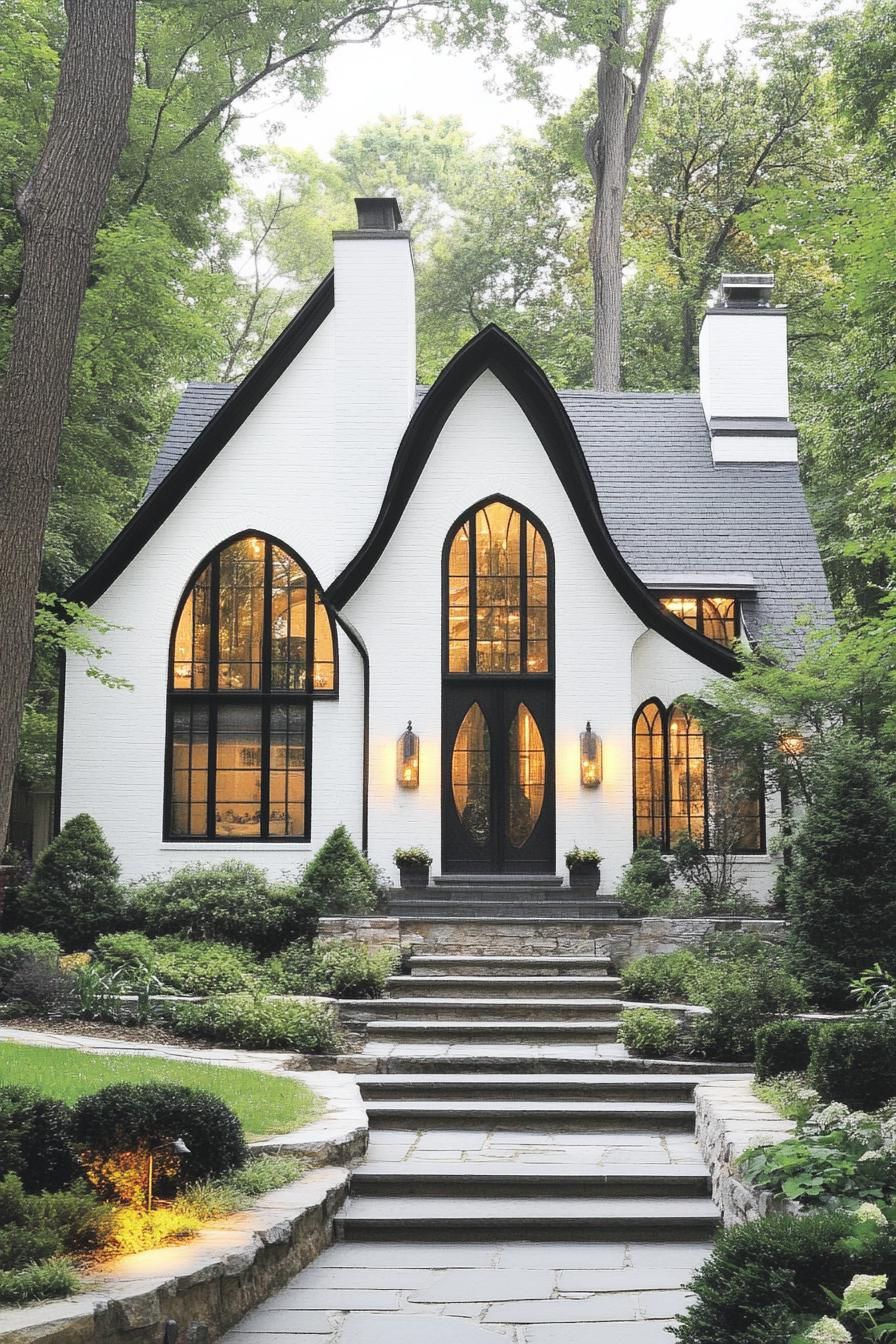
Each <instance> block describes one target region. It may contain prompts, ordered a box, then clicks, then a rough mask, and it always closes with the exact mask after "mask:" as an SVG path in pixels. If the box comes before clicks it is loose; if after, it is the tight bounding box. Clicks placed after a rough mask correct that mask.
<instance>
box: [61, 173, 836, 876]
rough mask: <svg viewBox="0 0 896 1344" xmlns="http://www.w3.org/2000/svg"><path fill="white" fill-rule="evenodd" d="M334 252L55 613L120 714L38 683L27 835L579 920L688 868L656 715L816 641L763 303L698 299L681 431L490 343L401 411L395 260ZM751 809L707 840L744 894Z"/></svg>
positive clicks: (782, 376)
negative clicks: (54, 784)
mask: <svg viewBox="0 0 896 1344" xmlns="http://www.w3.org/2000/svg"><path fill="white" fill-rule="evenodd" d="M358 218H359V228H358V229H357V231H355V232H346V233H337V234H336V235H335V240H334V248H335V268H334V271H333V272H332V273H331V274H330V275H329V276H328V277H327V278H326V279H325V280H324V281H323V283H322V284H321V285H320V286H319V288H318V289H317V290H316V292H315V293H314V294H313V295H312V296H311V298H310V299H309V300H308V302H307V303H306V304H305V306H304V307H303V308H302V310H301V311H300V312H299V313H298V314H297V315H296V317H295V318H294V319H293V321H292V322H291V323H290V325H289V326H288V327H287V328H286V330H285V331H284V332H283V334H282V335H281V336H280V337H279V339H278V340H277V341H276V342H275V343H274V345H273V346H272V347H271V349H270V350H269V351H268V353H267V354H266V355H264V356H263V358H262V359H261V360H260V361H259V363H258V364H257V365H256V366H255V368H254V369H252V371H251V373H249V374H248V375H247V376H246V378H244V379H243V381H242V382H241V383H240V384H238V385H236V386H234V385H231V384H218V383H191V384H190V385H189V386H188V387H187V389H186V392H185V393H184V397H183V400H182V401H181V403H180V406H179V407H178V410H177V413H176V415H175V418H174V422H173V424H172V426H171V429H170V432H169V434H168V438H167V440H166V442H165V443H164V445H163V447H162V449H161V452H160V454H159V458H158V461H157V462H156V464H155V467H154V469H153V472H152V476H151V478H150V481H149V486H148V488H147V493H146V496H145V499H144V501H143V503H142V505H141V507H140V508H139V509H138V511H137V513H136V514H135V515H134V517H133V518H132V519H131V521H130V522H129V523H128V524H127V526H126V527H125V528H124V529H123V531H122V532H121V534H120V535H119V536H118V537H117V538H116V540H115V541H114V542H113V543H112V545H111V546H110V547H109V548H108V550H107V551H106V552H105V554H104V555H103V556H102V557H101V558H100V559H99V560H98V561H97V563H96V564H95V565H94V567H93V568H92V569H91V570H90V571H89V572H88V573H87V574H85V575H84V577H83V578H82V579H81V580H80V581H79V582H78V583H77V584H76V585H75V586H74V588H73V590H72V591H71V593H70V596H71V597H72V598H76V599H79V600H82V601H84V602H87V603H88V604H89V605H90V606H91V607H92V608H93V609H94V611H96V612H97V613H98V614H99V615H101V616H102V617H104V618H105V619H106V620H108V621H110V622H112V623H113V624H114V626H115V627H117V628H116V629H115V630H113V632H112V633H111V634H110V635H109V636H108V639H107V640H105V641H104V642H106V643H108V644H109V645H110V646H111V653H110V656H109V657H108V658H107V660H106V662H105V664H104V666H105V667H107V668H108V670H109V671H110V672H111V673H114V674H116V675H119V676H122V677H125V678H127V680H128V681H130V682H131V683H132V685H133V690H131V691H122V690H109V689H107V688H105V687H104V686H102V685H101V684H100V683H99V682H98V681H97V680H95V679H93V678H90V677H88V676H87V675H86V668H85V665H84V664H83V662H82V661H80V660H79V659H77V658H73V657H71V658H69V660H68V667H67V671H66V676H65V688H64V689H65V695H64V728H63V732H62V763H63V764H62V772H61V797H60V819H61V821H65V820H66V819H67V818H68V817H71V816H72V815H74V814H75V813H78V812H82V811H87V812H90V813H91V814H92V815H93V816H94V817H95V818H96V819H97V821H98V822H99V823H100V824H101V826H102V827H103V828H104V830H105V832H106V834H107V836H108V838H109V840H110V842H111V843H112V845H113V846H114V848H115V849H116V851H117V852H118V854H119V856H120V858H121V860H122V864H123V868H124V871H125V873H126V875H127V876H129V877H139V876H141V875H143V874H147V873H151V872H160V871H164V870H166V869H170V868H172V867H176V866H180V865H182V864H183V863H185V862H188V861H191V860H197V859H199V860H202V861H204V862H208V863H214V862H220V861H221V860H222V859H223V858H225V857H232V856H240V857H243V858H246V859H250V860H252V861H253V862H254V863H257V864H260V865H262V866H263V867H264V868H265V869H267V870H268V871H269V872H270V873H271V874H272V875H273V876H276V877H279V876H280V875H281V874H282V873H283V872H285V871H291V872H293V873H294V872H295V871H296V869H297V867H298V866H299V865H300V864H301V863H303V862H304V861H306V860H307V858H308V857H309V856H310V855H311V854H312V853H313V852H314V851H315V850H316V849H317V848H318V847H319V846H320V844H321V843H322V841H323V840H324V839H325V838H326V836H327V835H328V834H329V833H330V832H331V831H332V829H333V828H334V827H335V826H336V825H337V824H338V823H340V822H344V823H345V824H346V825H347V826H348V828H349V830H350V831H351V833H352V834H353V835H354V837H355V838H356V840H357V842H358V843H359V844H360V845H362V846H363V847H365V848H366V849H367V851H368V852H369V854H370V857H371V858H372V859H373V860H374V861H375V862H376V863H377V864H379V865H381V866H382V867H384V868H385V869H386V870H387V871H391V872H394V870H393V869H392V867H391V865H392V853H393V850H394V849H395V848H396V846H410V845H423V846H425V847H426V848H428V849H429V850H430V851H431V853H432V854H433V856H434V865H433V872H434V874H452V873H476V874H485V873H497V874H504V873H507V874H512V873H525V874H557V873H561V872H563V855H564V852H565V851H566V849H567V848H569V847H570V846H571V845H573V844H574V843H578V844H579V845H582V846H587V847H596V848H597V849H599V850H600V852H601V853H602V854H603V855H604V865H603V873H604V888H605V889H606V890H610V891H612V890H613V888H614V886H615V883H616V881H617V880H618V877H619V874H620V871H621V869H622V868H623V866H624V865H625V864H626V862H627V861H628V859H629V858H630V856H631V853H632V849H633V845H634V843H635V840H636V838H637V837H640V836H646V835H653V836H656V837H657V838H658V839H659V840H660V841H661V842H662V843H663V844H664V845H665V846H668V845H669V844H670V842H674V841H675V840H676V838H678V837H679V836H681V835H683V834H690V835H692V836H693V837H694V838H695V839H697V840H698V841H699V842H700V843H701V844H703V843H705V839H706V835H707V792H708V790H707V776H708V775H709V773H710V772H709V771H708V770H706V769H705V768H704V744H703V735H702V733H701V731H700V726H699V724H698V723H697V722H695V721H692V720H689V719H688V717H687V716H686V715H685V714H684V712H683V711H682V710H681V709H679V708H677V707H676V700H677V697H678V696H680V695H681V694H682V693H684V692H691V693H696V692H699V690H700V688H701V687H702V686H703V685H704V684H705V683H706V681H707V680H708V679H709V678H714V677H719V676H726V675H730V674H731V672H732V671H733V670H734V668H735V667H736V657H735V654H734V652H733V651H732V648H731V645H732V643H733V641H734V639H735V637H738V636H742V637H744V638H746V639H747V640H751V641H755V640H757V639H759V638H761V637H771V638H776V637H777V638H779V639H786V637H787V632H788V631H789V630H790V629H791V628H792V626H793V624H794V622H795V620H796V618H797V617H798V615H799V614H800V612H801V611H803V610H804V609H806V608H815V609H816V610H817V612H818V614H819V616H820V617H821V618H822V619H824V620H827V619H829V616H830V606H829V598H828V594H827V589H826V586H825V579H824V575H823V572H822V567H821V562H820V559H819V554H818V547H817V545H816V541H815V537H814V535H813V532H812V528H811V525H810V522H809V518H808V514H807V510H806V504H805V500H804V498H803V493H802V489H801V486H800V480H799V471H798V465H797V440H796V430H795V427H794V425H793V424H792V423H791V422H790V420H789V418H788V417H789V408H788V386H787V344H786V342H787V317H786V313H785V310H784V309H783V308H778V307H774V306H772V304H771V302H770V286H771V277H767V276H735V277H723V283H722V287H721V289H720V292H719V300H718V302H717V303H716V304H715V306H713V307H711V308H710V309H709V310H708V312H707V314H706V316H705V318H704V321H703V329H702V333H701V337H700V393H699V395H696V394H694V395H692V394H689V393H688V394H680V395H679V394H674V395H672V394H649V395H647V394H640V393H624V394H620V395H602V394H598V393H595V392H590V391H577V392H559V393H558V392H556V391H555V390H554V388H553V387H552V386H551V384H550V383H549V382H548V380H547V378H546V377H545V375H544V374H543V373H542V371H541V370H540V369H539V368H538V367H537V365H536V364H534V363H533V361H532V360H531V359H530V358H529V357H528V355H527V354H526V353H525V351H523V350H522V349H521V348H520V347H519V346H518V345H517V344H516V343H515V342H514V341H513V340H511V339H510V338H509V337H508V336H506V335H505V334H504V333H503V332H501V331H500V330H498V329H497V328H495V327H489V328H486V330H484V331H482V332H480V333H479V334H478V335H477V336H475V337H474V338H473V339H472V340H471V341H470V342H469V343H468V344H467V345H466V346H465V347H464V348H463V349H462V350H460V351H459V352H458V353H457V354H456V355H455V357H454V358H453V359H452V360H451V362H450V363H449V364H448V365H447V366H446V368H445V369H444V370H443V371H442V373H441V374H440V376H439V377H438V378H437V379H436V381H435V383H434V384H433V385H432V386H431V387H429V388H421V387H418V386H417V385H416V379H415V368H416V359H415V356H416V343H415V296H414V263H413V257H412V253H411V241H410V237H409V234H408V232H407V231H406V230H405V229H403V228H402V225H401V216H400V213H399V210H398V208H397V205H396V203H395V202H394V201H392V200H390V199H385V198H379V199H376V200H360V201H359V202H358ZM409 721H410V722H411V723H412V724H413V734H414V735H415V737H416V739H417V741H416V742H415V741H414V740H413V739H412V738H408V739H406V740H405V739H403V740H402V741H401V743H400V745H398V747H397V745H396V744H397V743H398V742H399V739H400V738H401V736H402V734H403V733H404V731H405V730H406V727H407V725H408V723H409ZM589 724H590V727H591V731H592V732H593V734H594V735H595V736H596V737H598V738H599V739H600V743H596V742H595V741H594V740H593V739H589V738H586V739H585V742H584V749H585V753H586V756H587V754H588V753H589V752H591V753H595V752H596V757H595V759H593V760H592V759H590V758H588V759H586V760H585V761H584V762H583V760H582V759H581V756H582V750H583V748H582V739H581V735H582V734H583V733H585V732H586V731H587V730H586V725H589ZM601 744H602V760H601V755H600V745H601ZM598 779H599V783H598V782H597V781H598ZM595 784H596V787H588V786H589V785H592V786H593V785H595ZM408 785H411V786H412V787H407V786H408ZM414 785H416V787H413V786H414ZM766 806H769V805H765V804H762V803H760V802H759V801H752V802H751V801H749V800H747V801H745V802H744V804H743V809H742V834H741V845H740V848H742V850H743V851H744V859H743V864H744V871H745V872H746V873H747V875H748V877H749V880H750V885H751V886H752V887H753V888H754V890H756V891H758V892H761V891H766V890H767V889H768V887H769V884H770V880H771V877H772V875H773V874H772V864H773V861H772V860H771V859H769V857H768V856H767V853H766V836H767V835H768V834H769V833H770V830H771V827H770V825H769V824H767V821H766V817H765V815H764V811H765V807H766ZM770 810H771V808H770ZM769 820H770V819H769Z"/></svg>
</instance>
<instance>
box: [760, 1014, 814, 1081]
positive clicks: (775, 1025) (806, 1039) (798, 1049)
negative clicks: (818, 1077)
mask: <svg viewBox="0 0 896 1344" xmlns="http://www.w3.org/2000/svg"><path fill="white" fill-rule="evenodd" d="M816 1027H817V1023H813V1022H801V1021H799V1020H798V1019H786V1020H784V1021H783V1022H766V1024H765V1026H762V1027H760V1028H759V1029H758V1030H757V1032H756V1036H755V1039H754V1044H755V1053H756V1077H757V1078H758V1079H759V1080H760V1082H761V1081H763V1080H764V1079H766V1078H774V1077H776V1076H777V1075H778V1074H781V1073H805V1072H806V1070H807V1069H808V1067H809V1046H810V1043H811V1039H812V1034H813V1032H814V1031H815V1029H816Z"/></svg>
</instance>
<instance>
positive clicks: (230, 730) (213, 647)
mask: <svg viewBox="0 0 896 1344" xmlns="http://www.w3.org/2000/svg"><path fill="white" fill-rule="evenodd" d="M335 693H336V642H335V638H334V632H333V625H332V622H331V619H330V615H329V612H328V611H327V609H326V607H325V605H324V603H323V599H322V598H321V594H320V591H319V589H318V588H317V586H316V585H315V583H314V580H313V578H312V576H311V575H310V574H309V572H308V570H307V569H306V568H305V567H304V565H303V564H302V563H301V561H300V560H299V559H298V558H297V557H296V556H295V555H293V554H292V553H291V552H290V551H288V550H287V549H286V548H285V547H284V546H281V545H280V544H278V543H277V542H274V541H272V540H271V539H270V538H269V537H264V536H256V535H248V536H243V537H238V538H237V539H236V540H234V541H230V542H227V543H225V545H224V546H222V547H221V548H220V549H219V550H217V551H216V552H214V554H213V555H211V556H210V557H208V558H207V559H206V560H205V561H203V564H202V565H201V566H200V569H199V570H198V571H197V573H196V575H195V577H194V579H193V581H192V582H191V584H190V586H189V587H188V589H187V591H186V593H185V594H184V597H183V598H182V600H181V604H180V608H179V610H178V614H177V619H176V621H175V626H174V635H173V639H172V644H171V666H170V671H169V682H168V799H167V805H166V821H165V834H166V836H167V837H169V838H171V839H178V838H182V839H189V840H301V839H304V838H306V837H307V834H308V830H309V807H308V800H309V797H310V743H311V707H312V702H313V700H314V699H315V698H318V697H327V696H330V697H332V696H334V695H335Z"/></svg>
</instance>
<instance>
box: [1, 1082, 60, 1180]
mask: <svg viewBox="0 0 896 1344" xmlns="http://www.w3.org/2000/svg"><path fill="white" fill-rule="evenodd" d="M10 1173H12V1174H13V1175H15V1176H18V1177H19V1178H20V1180H21V1182H22V1186H23V1188H24V1189H25V1191H26V1192H27V1193H28V1194H36V1193H37V1192H38V1191H40V1190H61V1189H62V1188H63V1187H64V1186H66V1185H68V1184H69V1183H70V1182H71V1181H72V1180H74V1178H75V1175H76V1174H77V1167H76V1165H75V1161H74V1156H73V1154H72V1150H71V1112H70V1111H69V1108H68V1106H66V1105H65V1103H64V1102H62V1101H54V1100H52V1099H51V1098H50V1097H43V1096H41V1094H40V1093H39V1092H35V1091H33V1090H32V1089H31V1088H27V1087H15V1086H0V1177H2V1176H7V1175H9V1174H10Z"/></svg>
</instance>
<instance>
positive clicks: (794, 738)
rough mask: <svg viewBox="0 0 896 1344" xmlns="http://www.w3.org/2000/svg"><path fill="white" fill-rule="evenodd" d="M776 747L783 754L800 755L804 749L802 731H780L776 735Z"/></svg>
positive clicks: (804, 742) (804, 741)
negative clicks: (778, 734)
mask: <svg viewBox="0 0 896 1344" xmlns="http://www.w3.org/2000/svg"><path fill="white" fill-rule="evenodd" d="M778 747H779V748H780V750H781V751H782V752H783V753H784V755H785V756H802V754H803V752H804V751H805V750H806V739H805V738H804V737H803V735H802V733H798V732H797V731H796V730H795V729H790V730H789V731H788V732H786V733H781V734H780V736H779V737H778Z"/></svg>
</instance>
